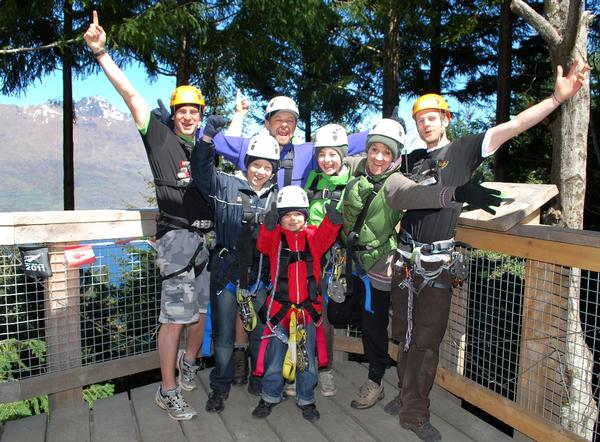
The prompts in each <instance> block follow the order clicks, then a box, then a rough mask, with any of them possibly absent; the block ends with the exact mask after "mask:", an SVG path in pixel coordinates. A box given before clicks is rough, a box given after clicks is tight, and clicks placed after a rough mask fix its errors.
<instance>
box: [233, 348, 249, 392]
mask: <svg viewBox="0 0 600 442" xmlns="http://www.w3.org/2000/svg"><path fill="white" fill-rule="evenodd" d="M232 358H233V385H244V384H246V383H248V355H247V354H246V349H245V348H235V349H233V356H232Z"/></svg>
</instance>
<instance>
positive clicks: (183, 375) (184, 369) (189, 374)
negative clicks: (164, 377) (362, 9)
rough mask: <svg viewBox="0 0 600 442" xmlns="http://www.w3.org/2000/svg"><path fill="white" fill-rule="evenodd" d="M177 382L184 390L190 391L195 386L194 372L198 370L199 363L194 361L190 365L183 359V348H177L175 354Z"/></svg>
mask: <svg viewBox="0 0 600 442" xmlns="http://www.w3.org/2000/svg"><path fill="white" fill-rule="evenodd" d="M177 370H178V371H179V374H178V375H177V382H178V383H179V385H180V386H181V388H182V389H183V390H185V391H192V390H193V389H194V388H196V372H197V371H198V370H200V364H197V363H196V361H194V365H190V364H188V363H187V362H186V360H185V350H179V353H178V354H177Z"/></svg>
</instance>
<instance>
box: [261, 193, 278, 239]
mask: <svg viewBox="0 0 600 442" xmlns="http://www.w3.org/2000/svg"><path fill="white" fill-rule="evenodd" d="M277 221H279V212H277V204H276V203H275V201H273V202H272V203H271V208H270V209H269V211H268V212H267V213H265V218H264V219H263V225H264V226H265V229H267V230H269V231H271V232H272V231H273V230H275V227H277Z"/></svg>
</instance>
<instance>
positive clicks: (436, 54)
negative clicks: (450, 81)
mask: <svg viewBox="0 0 600 442" xmlns="http://www.w3.org/2000/svg"><path fill="white" fill-rule="evenodd" d="M444 3H445V2H443V1H440V0H433V1H432V5H431V6H432V7H431V35H430V45H431V54H430V57H429V80H428V82H427V83H428V86H429V90H430V91H431V92H434V93H436V94H443V92H444V91H442V52H443V51H442V45H441V41H440V40H441V36H442V12H441V11H442V10H443V7H444Z"/></svg>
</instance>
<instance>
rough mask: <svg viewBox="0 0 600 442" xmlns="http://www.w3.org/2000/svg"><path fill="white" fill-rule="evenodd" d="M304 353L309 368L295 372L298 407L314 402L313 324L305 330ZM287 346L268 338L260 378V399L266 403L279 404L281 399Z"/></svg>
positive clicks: (314, 337)
mask: <svg viewBox="0 0 600 442" xmlns="http://www.w3.org/2000/svg"><path fill="white" fill-rule="evenodd" d="M306 331H307V335H306V351H307V352H308V361H309V366H308V370H306V371H296V403H297V404H298V405H299V406H303V405H307V404H312V403H314V402H315V387H316V386H317V365H316V358H315V348H316V330H315V324H314V323H312V322H311V323H310V324H309V325H308V327H307V328H306ZM287 347H288V346H287V344H285V343H283V342H281V341H280V340H279V339H278V338H276V337H275V336H273V337H271V338H269V345H268V346H267V352H266V355H265V366H266V370H265V374H264V375H263V378H262V394H261V397H262V398H263V400H265V401H266V402H273V403H279V402H281V400H282V398H283V396H282V395H283V384H284V380H283V372H282V370H283V361H284V359H285V353H286V352H287Z"/></svg>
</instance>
